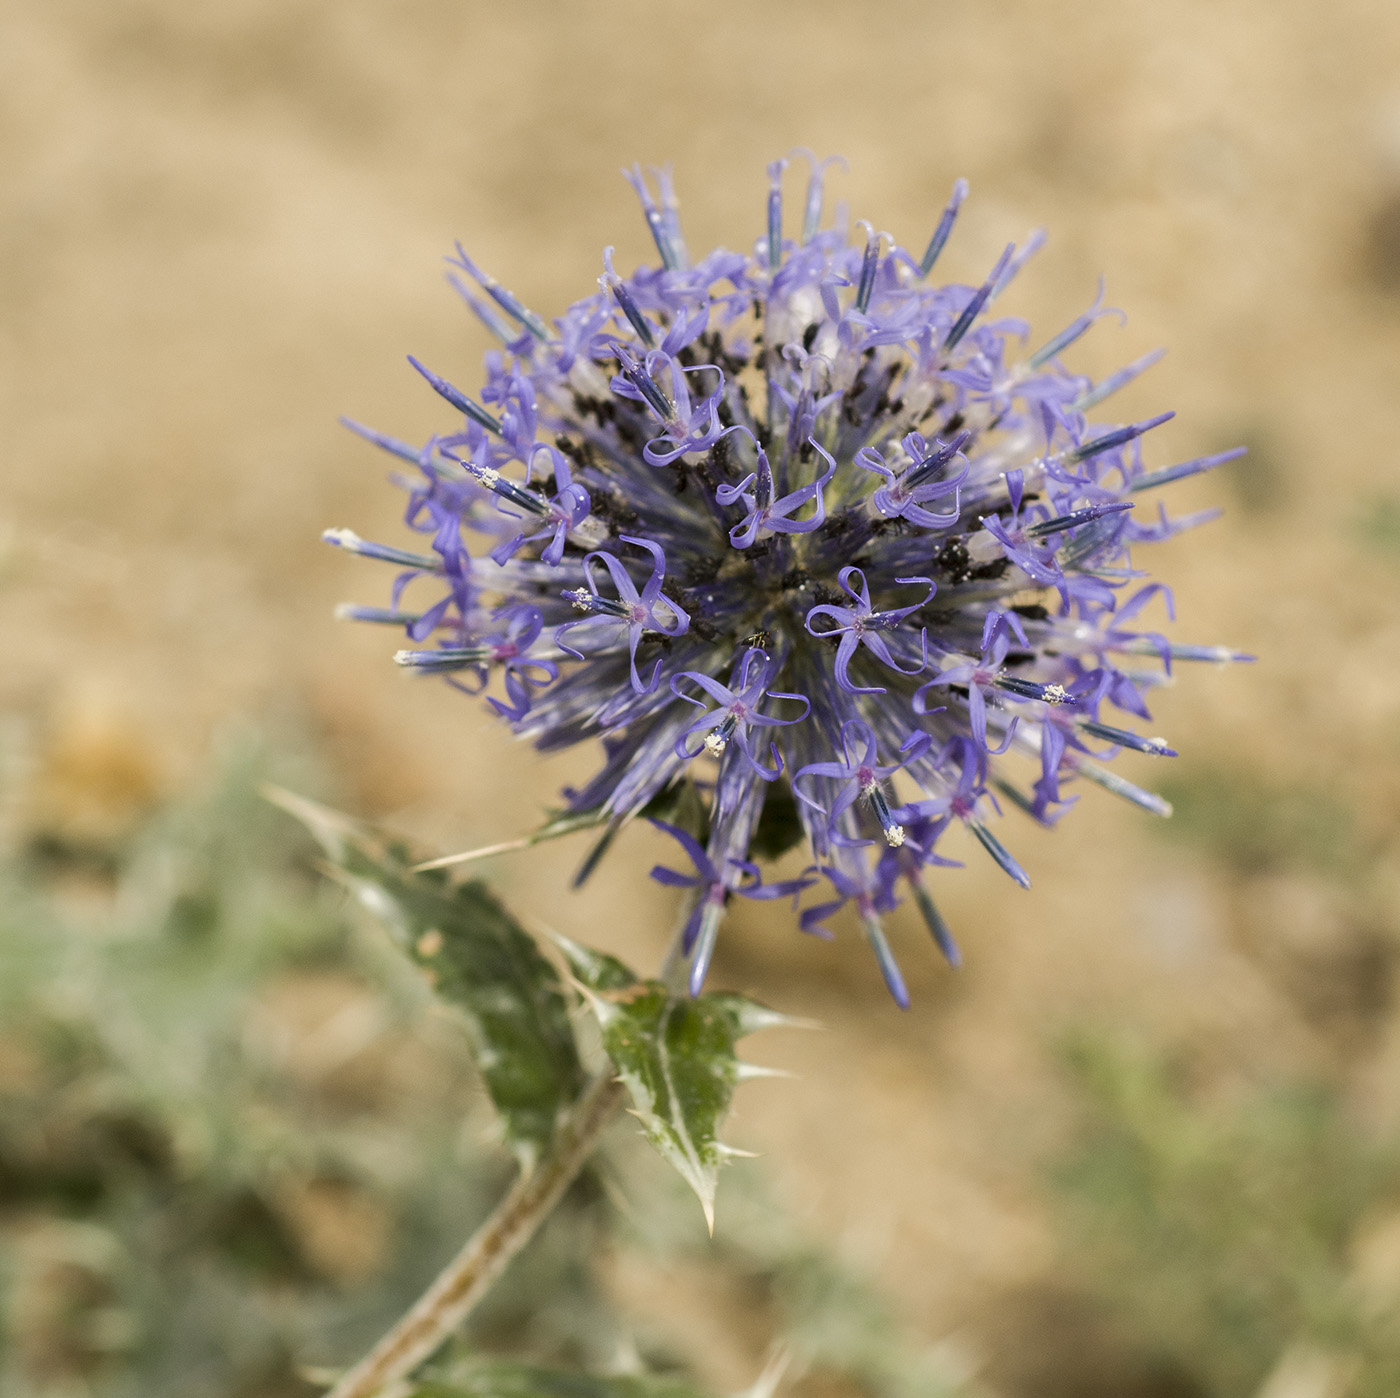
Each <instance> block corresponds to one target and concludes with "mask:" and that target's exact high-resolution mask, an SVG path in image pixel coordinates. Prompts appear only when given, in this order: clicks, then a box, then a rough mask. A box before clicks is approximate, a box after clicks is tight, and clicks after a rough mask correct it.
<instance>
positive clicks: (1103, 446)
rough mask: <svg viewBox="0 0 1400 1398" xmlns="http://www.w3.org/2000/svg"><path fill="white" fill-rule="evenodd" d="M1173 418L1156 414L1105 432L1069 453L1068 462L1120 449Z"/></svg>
mask: <svg viewBox="0 0 1400 1398" xmlns="http://www.w3.org/2000/svg"><path fill="white" fill-rule="evenodd" d="M1175 416H1176V414H1175V413H1158V414H1157V416H1156V417H1150V418H1148V419H1147V420H1146V421H1145V422H1135V423H1133V424H1132V425H1131V426H1129V427H1119V428H1116V429H1115V430H1114V431H1112V432H1105V433H1104V434H1103V436H1102V437H1095V438H1094V440H1093V441H1092V442H1084V443H1083V444H1082V445H1080V446H1077V447H1075V448H1074V450H1073V451H1072V452H1070V453H1069V460H1070V461H1072V462H1078V461H1088V460H1090V459H1091V458H1093V457H1095V456H1098V455H1100V454H1101V453H1103V452H1106V451H1112V450H1113V449H1114V448H1115V447H1121V446H1123V445H1125V444H1126V443H1128V442H1131V441H1134V440H1135V439H1136V438H1138V437H1141V436H1142V434H1143V433H1144V432H1150V431H1151V430H1152V429H1153V428H1154V427H1160V426H1161V425H1162V424H1163V423H1164V422H1170V421H1171V420H1172V418H1174V417H1175Z"/></svg>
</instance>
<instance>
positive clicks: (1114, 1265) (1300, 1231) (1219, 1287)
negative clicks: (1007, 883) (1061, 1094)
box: [1056, 1035, 1400, 1398]
mask: <svg viewBox="0 0 1400 1398" xmlns="http://www.w3.org/2000/svg"><path fill="white" fill-rule="evenodd" d="M1064 1057H1065V1062H1066V1064H1067V1065H1068V1067H1069V1069H1070V1071H1071V1072H1072V1074H1073V1077H1074V1079H1075V1081H1076V1082H1077V1084H1078V1085H1079V1087H1080V1088H1081V1090H1082V1094H1083V1099H1084V1103H1085V1106H1086V1111H1085V1116H1084V1122H1083V1128H1082V1133H1081V1136H1080V1138H1079V1141H1078V1144H1077V1146H1076V1148H1075V1149H1074V1150H1073V1151H1072V1152H1071V1153H1070V1154H1069V1155H1068V1157H1067V1158H1066V1159H1065V1160H1064V1161H1063V1162H1062V1163H1061V1165H1060V1166H1059V1168H1058V1171H1057V1174H1056V1180H1057V1183H1058V1185H1059V1187H1060V1190H1061V1192H1062V1200H1063V1204H1064V1207H1065V1211H1066V1212H1065V1214H1064V1219H1063V1222H1064V1227H1063V1230H1062V1232H1063V1237H1064V1239H1065V1242H1066V1247H1065V1256H1066V1261H1067V1264H1068V1266H1069V1267H1070V1268H1071V1269H1072V1271H1073V1273H1074V1276H1075V1279H1076V1280H1077V1282H1078V1283H1079V1285H1080V1286H1082V1287H1083V1288H1084V1289H1085V1291H1086V1292H1087V1293H1088V1294H1090V1295H1092V1296H1094V1297H1095V1298H1097V1300H1098V1301H1099V1302H1100V1303H1101V1304H1102V1305H1103V1306H1104V1308H1105V1309H1106V1311H1107V1313H1108V1314H1109V1315H1110V1316H1111V1317H1113V1319H1114V1320H1115V1321H1116V1322H1117V1324H1118V1325H1119V1326H1120V1327H1121V1330H1122V1332H1123V1334H1124V1335H1125V1336H1126V1337H1127V1338H1128V1339H1129V1340H1130V1341H1131V1342H1132V1343H1133V1344H1135V1345H1136V1346H1138V1347H1139V1348H1141V1349H1143V1350H1146V1351H1149V1352H1157V1353H1160V1354H1163V1355H1166V1356H1170V1358H1171V1359H1172V1360H1174V1361H1175V1362H1176V1364H1177V1365H1178V1366H1179V1368H1180V1369H1181V1371H1182V1372H1184V1373H1187V1374H1190V1375H1194V1376H1196V1377H1197V1378H1198V1379H1199V1381H1200V1384H1201V1391H1202V1392H1203V1393H1205V1394H1207V1395H1209V1396H1210V1398H1235V1395H1247V1394H1252V1393H1255V1392H1257V1391H1259V1389H1260V1386H1261V1385H1262V1384H1263V1383H1264V1382H1265V1380H1266V1379H1267V1378H1268V1377H1269V1376H1270V1374H1275V1375H1278V1374H1288V1373H1289V1372H1290V1371H1291V1372H1293V1373H1295V1374H1304V1373H1312V1374H1313V1375H1314V1376H1315V1377H1316V1376H1317V1375H1321V1376H1322V1377H1321V1378H1317V1380H1316V1382H1315V1384H1314V1386H1313V1387H1300V1388H1288V1389H1287V1391H1288V1392H1290V1393H1294V1392H1297V1393H1318V1394H1333V1393H1341V1392H1343V1391H1344V1392H1345V1393H1346V1394H1347V1395H1349V1398H1390V1395H1393V1394H1395V1393H1397V1392H1400V1143H1397V1142H1395V1141H1393V1140H1385V1141H1382V1140H1376V1139H1370V1138H1368V1137H1367V1135H1366V1133H1365V1132H1364V1131H1362V1130H1360V1129H1359V1128H1358V1124H1357V1123H1356V1122H1355V1121H1354V1120H1352V1119H1351V1118H1350V1117H1349V1115H1348V1113H1347V1111H1346V1108H1345V1107H1344V1105H1343V1104H1342V1102H1341V1101H1340V1100H1339V1098H1338V1096H1337V1095H1336V1093H1335V1092H1333V1091H1331V1090H1329V1089H1327V1088H1325V1087H1321V1086H1315V1085H1297V1084H1294V1085H1289V1086H1283V1087H1277V1088H1272V1089H1265V1088H1257V1087H1256V1088H1252V1089H1238V1090H1235V1091H1233V1092H1229V1093H1225V1094H1222V1095H1219V1096H1217V1097H1216V1098H1214V1099H1203V1098H1201V1097H1200V1096H1199V1095H1198V1094H1197V1093H1195V1092H1193V1091H1192V1089H1191V1086H1190V1084H1189V1083H1188V1082H1187V1081H1186V1079H1185V1076H1184V1075H1182V1074H1178V1073H1174V1072H1173V1071H1172V1070H1171V1068H1170V1066H1169V1065H1168V1064H1166V1063H1165V1062H1163V1061H1162V1060H1160V1059H1159V1058H1156V1057H1153V1056H1152V1055H1150V1054H1148V1053H1146V1052H1143V1051H1141V1050H1138V1049H1134V1048H1131V1047H1129V1046H1128V1045H1126V1044H1124V1043H1122V1042H1118V1041H1115V1040H1113V1039H1111V1038H1107V1037H1104V1036H1093V1035H1081V1036H1078V1037H1076V1038H1075V1039H1073V1040H1072V1041H1071V1042H1069V1043H1068V1044H1067V1046H1066V1049H1065V1054H1064ZM1278 1382H1279V1383H1280V1385H1282V1384H1283V1380H1282V1379H1279V1380H1278ZM1299 1382H1300V1383H1301V1382H1302V1380H1301V1379H1300V1380H1299Z"/></svg>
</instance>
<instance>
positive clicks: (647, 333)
mask: <svg viewBox="0 0 1400 1398" xmlns="http://www.w3.org/2000/svg"><path fill="white" fill-rule="evenodd" d="M604 256H605V257H608V258H610V257H611V256H612V249H611V248H609V249H608V250H607V252H606V253H605V254H604ZM598 284H599V285H600V286H603V287H606V288H607V290H608V292H609V294H610V295H611V296H612V298H613V300H614V301H616V302H617V305H618V309H619V310H621V312H622V314H623V315H625V316H626V317H627V323H628V324H629V325H630V326H631V327H632V329H633V330H635V331H636V332H637V335H638V337H639V338H640V339H641V342H642V343H643V344H644V345H645V346H646V347H647V348H648V349H655V348H656V336H655V335H653V334H652V332H651V326H650V325H649V324H648V323H647V318H646V317H645V316H644V315H643V314H642V308H641V307H640V306H639V305H638V304H637V302H636V300H635V299H634V298H633V296H632V293H631V292H630V291H628V290H627V283H626V282H624V281H623V280H622V278H621V277H619V276H616V275H612V276H602V277H599V278H598Z"/></svg>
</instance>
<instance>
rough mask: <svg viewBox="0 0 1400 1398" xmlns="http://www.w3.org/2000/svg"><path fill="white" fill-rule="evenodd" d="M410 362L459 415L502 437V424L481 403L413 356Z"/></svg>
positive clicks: (410, 356) (409, 358) (409, 359)
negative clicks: (463, 414) (463, 415)
mask: <svg viewBox="0 0 1400 1398" xmlns="http://www.w3.org/2000/svg"><path fill="white" fill-rule="evenodd" d="M408 362H409V363H410V364H412V365H413V367H414V368H415V369H417V370H418V372H419V373H420V374H422V375H423V377H424V378H425V379H427V381H428V382H429V383H430V384H432V386H433V389H434V390H435V391H436V392H437V393H439V394H441V396H442V397H444V398H446V399H447V401H448V402H449V403H451V404H452V406H453V407H454V408H456V409H457V411H458V412H459V413H465V414H466V416H467V417H469V418H471V420H472V421H473V422H475V423H479V424H480V425H481V426H482V427H484V428H485V429H486V430H487V431H488V432H494V433H495V434H496V435H497V436H498V437H499V436H500V435H501V424H500V423H499V422H498V421H497V420H496V419H495V418H494V417H492V416H491V414H490V413H488V412H487V411H486V409H485V408H483V407H482V406H481V404H480V403H478V402H476V401H474V400H473V399H471V398H468V397H467V395H466V394H465V393H463V392H462V390H461V389H460V388H457V387H455V386H454V385H453V384H450V383H448V381H447V380H446V379H444V378H443V377H441V375H439V374H435V373H433V371H432V370H431V369H429V368H428V366H427V365H426V364H423V363H422V362H421V361H419V360H417V359H415V358H414V357H413V356H412V355H411V354H410V355H409V356H408ZM415 459H416V458H415Z"/></svg>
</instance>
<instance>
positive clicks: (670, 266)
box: [622, 165, 681, 272]
mask: <svg viewBox="0 0 1400 1398" xmlns="http://www.w3.org/2000/svg"><path fill="white" fill-rule="evenodd" d="M622 178H623V179H625V180H626V181H627V183H628V184H630V185H631V186H632V188H633V189H634V190H635V191H636V195H637V198H638V200H639V201H640V202H641V205H642V213H643V214H644V215H645V216H646V221H647V228H648V229H649V230H650V232H651V240H652V242H654V243H655V244H656V251H657V252H658V253H660V254H661V265H662V266H663V267H664V268H665V269H666V270H667V271H668V272H674V271H676V270H677V269H678V268H679V267H680V265H681V259H680V256H679V254H678V252H677V249H676V246H675V244H674V243H673V242H672V241H671V231H670V229H669V228H668V227H667V223H666V218H665V216H664V215H663V214H662V212H661V210H660V209H658V208H657V207H656V201H655V200H654V199H653V198H652V197H651V190H650V189H648V188H647V182H646V179H645V177H644V176H643V175H642V167H641V166H640V165H634V166H633V167H632V168H631V169H630V170H624V171H623V172H622Z"/></svg>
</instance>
